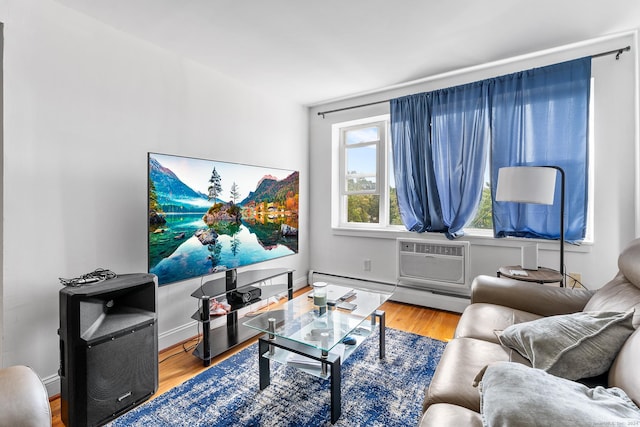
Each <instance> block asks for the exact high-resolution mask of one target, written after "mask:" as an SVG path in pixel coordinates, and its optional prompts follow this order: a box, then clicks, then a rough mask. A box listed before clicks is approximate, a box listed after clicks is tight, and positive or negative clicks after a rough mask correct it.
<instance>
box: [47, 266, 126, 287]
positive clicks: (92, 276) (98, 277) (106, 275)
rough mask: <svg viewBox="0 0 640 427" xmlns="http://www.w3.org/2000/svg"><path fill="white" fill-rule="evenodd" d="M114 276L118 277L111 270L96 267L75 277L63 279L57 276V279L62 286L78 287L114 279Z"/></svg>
mask: <svg viewBox="0 0 640 427" xmlns="http://www.w3.org/2000/svg"><path fill="white" fill-rule="evenodd" d="M116 277H118V275H117V274H116V273H114V272H113V271H111V270H107V269H104V268H97V269H95V270H93V271H92V272H90V273H87V274H83V275H82V276H80V277H75V278H73V279H63V278H62V277H58V279H59V280H60V283H62V284H63V285H64V286H71V287H78V286H82V285H87V284H90V283H96V282H104V281H105V280H108V279H114V278H116Z"/></svg>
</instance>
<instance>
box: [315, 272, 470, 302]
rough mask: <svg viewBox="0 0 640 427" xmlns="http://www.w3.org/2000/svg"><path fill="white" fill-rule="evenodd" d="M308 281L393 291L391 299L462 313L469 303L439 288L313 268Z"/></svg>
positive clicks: (463, 298)
mask: <svg viewBox="0 0 640 427" xmlns="http://www.w3.org/2000/svg"><path fill="white" fill-rule="evenodd" d="M308 281H309V284H313V282H328V283H332V284H335V285H339V286H348V287H353V288H359V289H371V290H377V291H383V292H393V295H392V296H391V298H390V299H391V300H392V301H397V302H402V303H406V304H414V305H420V306H423V307H430V308H437V309H439V310H446V311H453V312H456V313H462V312H463V311H464V309H465V308H466V307H467V306H468V305H469V297H468V296H465V295H455V294H448V293H446V292H445V291H441V290H427V289H424V288H413V287H407V286H402V285H398V286H396V284H395V283H390V282H383V281H378V280H371V279H362V278H357V277H349V276H343V275H339V274H333V273H323V272H319V271H314V270H309V276H308Z"/></svg>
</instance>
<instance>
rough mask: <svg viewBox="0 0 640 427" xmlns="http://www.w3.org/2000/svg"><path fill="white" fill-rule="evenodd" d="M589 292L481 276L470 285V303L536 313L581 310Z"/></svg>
mask: <svg viewBox="0 0 640 427" xmlns="http://www.w3.org/2000/svg"><path fill="white" fill-rule="evenodd" d="M591 295H593V292H591V291H588V290H586V289H569V288H560V287H554V286H545V285H541V284H537V283H527V282H523V281H519V280H513V279H507V278H502V277H493V276H485V275H481V276H478V277H476V278H475V279H474V280H473V283H472V284H471V303H472V304H473V303H488V304H497V305H502V306H505V307H510V308H514V309H517V310H523V311H528V312H530V313H534V314H538V315H540V316H554V315H557V314H569V313H575V312H578V311H582V309H583V308H584V306H585V305H586V304H587V301H589V299H590V298H591Z"/></svg>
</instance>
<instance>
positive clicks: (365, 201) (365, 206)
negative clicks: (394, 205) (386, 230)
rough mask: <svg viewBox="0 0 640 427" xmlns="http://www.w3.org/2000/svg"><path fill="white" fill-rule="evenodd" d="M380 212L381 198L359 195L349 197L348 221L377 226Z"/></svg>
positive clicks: (373, 195) (371, 195)
mask: <svg viewBox="0 0 640 427" xmlns="http://www.w3.org/2000/svg"><path fill="white" fill-rule="evenodd" d="M379 212H380V196H377V195H375V194H358V195H352V196H347V221H348V222H360V223H368V224H377V223H378V222H379V221H380V218H378V216H379Z"/></svg>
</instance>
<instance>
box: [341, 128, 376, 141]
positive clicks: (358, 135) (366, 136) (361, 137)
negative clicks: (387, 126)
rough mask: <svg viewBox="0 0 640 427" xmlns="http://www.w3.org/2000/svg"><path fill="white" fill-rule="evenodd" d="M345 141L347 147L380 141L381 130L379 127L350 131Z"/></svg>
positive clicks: (346, 134)
mask: <svg viewBox="0 0 640 427" xmlns="http://www.w3.org/2000/svg"><path fill="white" fill-rule="evenodd" d="M344 139H345V143H346V144H347V145H352V144H359V143H361V142H373V141H378V140H379V139H380V134H379V129H378V127H377V126H372V127H366V128H361V129H354V130H348V131H347V132H346V133H345V138H344Z"/></svg>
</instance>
